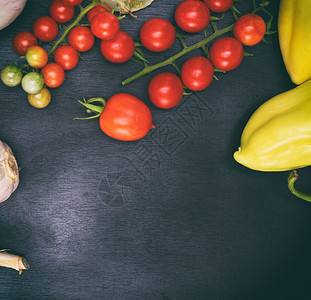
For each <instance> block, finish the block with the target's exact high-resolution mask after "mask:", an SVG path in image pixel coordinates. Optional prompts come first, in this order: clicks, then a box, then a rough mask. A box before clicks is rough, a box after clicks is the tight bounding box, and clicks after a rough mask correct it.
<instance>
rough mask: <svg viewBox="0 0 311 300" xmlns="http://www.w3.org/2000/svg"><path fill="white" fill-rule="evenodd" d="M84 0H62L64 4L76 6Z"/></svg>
mask: <svg viewBox="0 0 311 300" xmlns="http://www.w3.org/2000/svg"><path fill="white" fill-rule="evenodd" d="M82 1H83V0H62V2H63V3H64V5H67V6H76V5H79V4H80V3H81V2H82Z"/></svg>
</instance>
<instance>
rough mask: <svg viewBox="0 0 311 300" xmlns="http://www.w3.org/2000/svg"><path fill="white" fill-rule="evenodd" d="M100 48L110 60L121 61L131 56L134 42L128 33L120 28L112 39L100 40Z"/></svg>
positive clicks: (113, 61)
mask: <svg viewBox="0 0 311 300" xmlns="http://www.w3.org/2000/svg"><path fill="white" fill-rule="evenodd" d="M100 50H101V52H102V54H103V56H104V57H105V58H106V59H107V60H109V61H110V62H112V63H123V62H126V61H128V60H129V59H130V58H131V57H132V56H133V54H134V51H135V44H134V41H133V39H132V37H131V36H130V35H129V34H128V33H126V32H124V31H121V30H120V31H119V32H118V33H117V35H116V36H115V37H114V38H113V39H111V40H102V41H101V43H100Z"/></svg>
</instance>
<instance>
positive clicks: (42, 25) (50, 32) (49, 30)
mask: <svg viewBox="0 0 311 300" xmlns="http://www.w3.org/2000/svg"><path fill="white" fill-rule="evenodd" d="M32 31H33V33H34V35H35V36H36V37H37V38H38V39H39V40H40V41H43V42H50V41H53V40H54V39H55V38H56V36H57V34H58V26H57V23H56V21H55V20H54V19H53V18H51V17H48V16H43V17H39V18H38V19H36V21H35V22H34V23H33V26H32Z"/></svg>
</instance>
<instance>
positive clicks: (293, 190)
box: [287, 170, 311, 202]
mask: <svg viewBox="0 0 311 300" xmlns="http://www.w3.org/2000/svg"><path fill="white" fill-rule="evenodd" d="M297 179H298V173H297V171H296V170H293V171H291V172H290V173H289V176H288V178H287V184H288V189H289V190H290V191H291V193H292V194H293V195H295V196H296V197H298V198H300V199H302V200H306V201H308V202H311V195H308V194H306V193H303V192H300V191H297V190H296V188H295V182H296V180H297Z"/></svg>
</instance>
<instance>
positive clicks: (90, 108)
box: [75, 97, 106, 120]
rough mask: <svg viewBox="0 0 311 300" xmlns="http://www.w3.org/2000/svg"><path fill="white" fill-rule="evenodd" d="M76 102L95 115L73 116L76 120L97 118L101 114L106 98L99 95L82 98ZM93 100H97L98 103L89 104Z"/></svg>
mask: <svg viewBox="0 0 311 300" xmlns="http://www.w3.org/2000/svg"><path fill="white" fill-rule="evenodd" d="M78 102H79V103H80V104H82V105H83V106H84V107H86V108H87V112H88V113H94V114H95V115H93V116H91V117H86V118H75V119H77V120H89V119H94V118H98V117H99V116H100V115H101V114H102V112H103V111H104V109H105V106H106V100H105V99H103V98H100V97H97V98H90V99H88V100H86V99H85V98H83V101H81V100H78ZM93 102H98V103H100V105H94V104H91V103H93Z"/></svg>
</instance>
